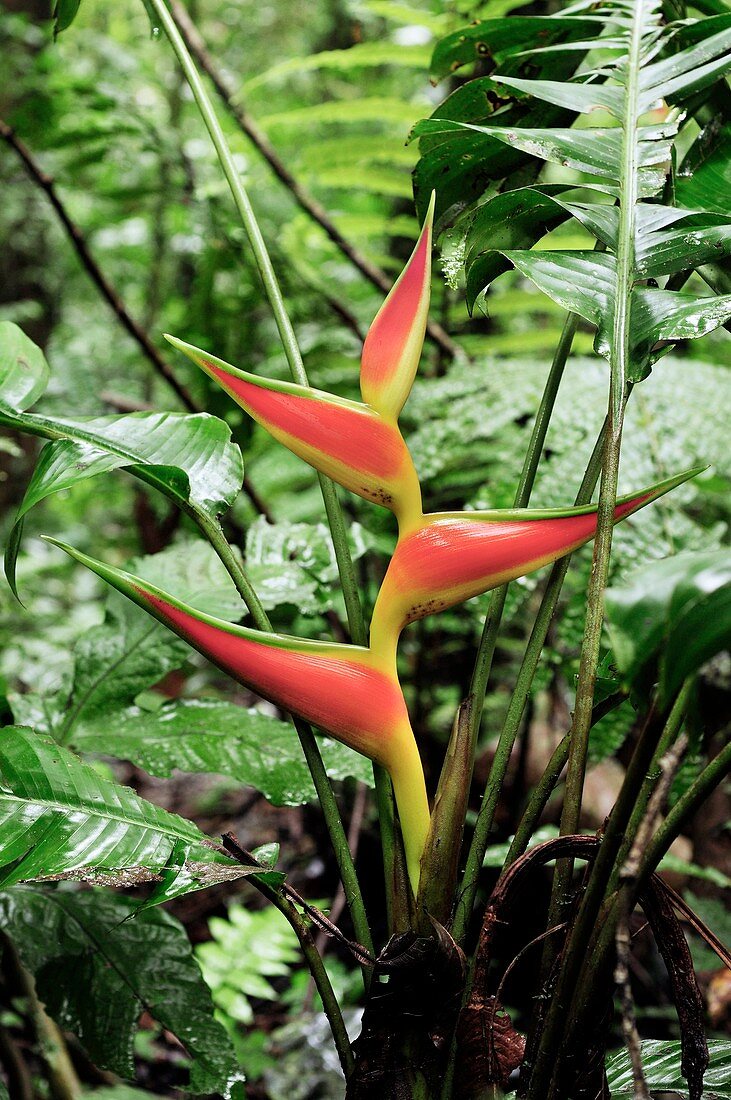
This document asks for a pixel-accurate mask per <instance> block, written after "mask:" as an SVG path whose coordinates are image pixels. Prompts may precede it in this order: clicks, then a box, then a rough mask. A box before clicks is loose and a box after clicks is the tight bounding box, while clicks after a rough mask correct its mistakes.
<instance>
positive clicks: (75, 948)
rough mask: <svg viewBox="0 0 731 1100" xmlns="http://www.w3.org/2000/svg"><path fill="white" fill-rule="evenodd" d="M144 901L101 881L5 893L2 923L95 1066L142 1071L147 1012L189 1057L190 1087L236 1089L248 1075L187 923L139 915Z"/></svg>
mask: <svg viewBox="0 0 731 1100" xmlns="http://www.w3.org/2000/svg"><path fill="white" fill-rule="evenodd" d="M135 905H136V903H135V902H134V901H132V900H131V899H129V898H124V897H121V896H120V895H117V894H112V893H107V892H105V891H102V890H93V891H82V892H79V891H71V890H69V889H43V888H41V887H28V886H16V887H14V888H13V889H12V890H5V891H3V892H2V893H0V914H1V919H2V926H3V929H4V930H5V932H6V933H7V934H8V935H9V936H10V937H11V939H12V940H13V943H14V945H15V947H16V949H17V951H18V954H19V955H20V958H21V960H22V962H23V964H24V966H25V967H27V969H28V970H30V972H31V973H32V974H33V976H34V977H35V980H36V986H37V988H38V993H39V995H40V997H41V999H42V1000H43V1001H44V1003H45V1005H46V1008H47V1010H48V1012H49V1013H50V1014H51V1016H52V1017H53V1018H54V1019H55V1020H56V1021H57V1023H58V1024H59V1026H60V1027H62V1028H63V1029H64V1030H68V1031H71V1032H73V1034H75V1035H77V1036H78V1038H79V1039H80V1041H81V1042H82V1044H83V1045H84V1047H85V1048H86V1050H87V1051H88V1053H89V1055H90V1057H91V1058H92V1060H93V1061H94V1062H95V1063H96V1065H98V1066H101V1067H102V1068H105V1069H110V1070H111V1071H112V1072H114V1073H118V1074H119V1075H120V1076H122V1077H132V1076H133V1074H134V1060H133V1039H134V1035H135V1032H136V1030H137V1022H138V1020H139V1017H140V1015H141V1014H142V1012H143V1011H145V1012H148V1013H149V1014H150V1016H152V1018H153V1019H154V1020H156V1021H157V1023H159V1024H160V1025H161V1026H162V1027H164V1028H166V1029H167V1030H168V1031H170V1032H172V1034H173V1035H175V1036H176V1037H177V1038H178V1039H179V1040H180V1042H181V1043H182V1044H183V1047H184V1048H185V1050H186V1051H187V1053H188V1055H189V1056H190V1058H191V1060H192V1064H191V1071H190V1084H189V1086H188V1088H189V1089H190V1091H191V1092H193V1093H195V1094H197V1095H200V1094H203V1093H205V1094H208V1093H211V1092H215V1093H220V1094H221V1095H230V1093H229V1090H230V1088H231V1087H232V1085H234V1083H235V1082H236V1081H237V1080H240V1079H241V1078H240V1075H239V1072H238V1069H237V1065H236V1059H235V1057H234V1053H233V1049H232V1047H231V1043H230V1040H229V1038H228V1036H227V1035H226V1032H225V1030H224V1029H223V1028H222V1027H221V1025H220V1024H219V1023H217V1022H216V1020H215V1019H214V1015H213V1002H212V1000H211V994H210V990H209V989H208V987H207V985H206V983H205V981H204V980H203V976H202V975H201V972H200V969H199V967H198V965H197V963H196V961H195V959H194V958H193V953H192V950H191V946H190V943H189V941H188V937H187V935H186V932H185V930H184V928H183V927H182V925H181V924H180V923H179V922H178V921H177V920H175V918H174V917H172V916H170V914H169V913H165V912H163V911H162V910H160V909H155V910H147V911H145V912H142V913H137V914H136V910H135ZM130 918H132V919H130ZM106 1091H107V1090H104V1091H103V1092H102V1095H103V1094H104V1092H106ZM93 1095H97V1093H94V1094H93ZM141 1095H146V1094H141ZM120 1100H121V1098H120ZM130 1100H131V1098H130Z"/></svg>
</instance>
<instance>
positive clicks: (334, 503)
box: [149, 0, 394, 852]
mask: <svg viewBox="0 0 731 1100" xmlns="http://www.w3.org/2000/svg"><path fill="white" fill-rule="evenodd" d="M149 2H150V4H151V6H152V8H153V9H154V11H155V14H156V15H157V17H158V18H159V20H160V24H161V26H162V27H163V29H164V31H165V33H166V35H167V37H168V39H169V40H170V44H171V45H172V47H173V50H174V51H175V54H176V56H177V58H178V61H179V62H180V65H181V68H182V69H183V72H184V73H185V77H186V79H187V81H188V83H189V85H190V89H191V91H192V93H193V96H194V98H195V101H196V104H197V105H198V109H199V111H200V113H201V117H202V119H203V121H204V123H205V126H206V129H207V130H208V133H209V134H210V137H211V141H212V142H213V145H214V147H215V150H216V153H217V155H218V159H219V161H220V163H221V167H222V169H223V172H224V175H225V176H226V179H227V181H228V185H229V187H230V189H231V194H232V196H233V200H234V203H235V205H236V209H237V210H238V212H239V215H240V217H241V221H242V223H243V225H244V229H245V230H246V234H247V236H248V238H249V243H250V245H251V249H252V252H253V254H254V259H255V261H256V265H257V267H258V269H259V274H260V276H261V280H262V283H263V284H264V290H265V292H266V295H267V298H268V300H269V304H270V306H271V309H272V313H273V314H274V319H275V321H276V325H277V329H278V330H279V336H280V339H281V341H282V346H283V348H284V353H285V355H286V357H287V362H288V364H289V369H290V373H291V375H292V378H293V379H294V381H295V382H297V383H299V385H301V386H307V385H309V381H308V378H307V372H306V371H305V366H304V363H303V362H302V354H301V352H300V349H299V344H298V343H297V337H296V335H295V332H294V328H293V326H292V322H291V320H290V317H289V314H288V313H287V309H286V306H285V304H284V298H283V296H282V291H281V288H280V286H279V282H278V280H277V276H276V273H275V271H274V267H273V265H272V261H271V257H270V256H269V252H268V250H267V247H266V244H265V242H264V238H263V236H262V233H261V229H260V228H259V223H258V221H257V218H256V214H255V213H254V210H253V208H252V205H251V202H250V200H249V196H248V194H247V192H246V188H245V187H244V185H243V183H242V181H241V177H240V175H239V173H238V170H237V168H236V164H235V162H234V159H233V156H232V154H231V150H230V149H229V146H228V143H227V141H226V138H225V136H224V133H223V130H222V128H221V124H220V122H219V121H218V118H217V116H216V112H215V111H214V109H213V104H212V103H211V100H210V97H209V96H208V93H207V91H206V89H205V86H204V84H203V81H202V79H201V77H200V74H199V72H198V70H197V69H196V67H195V64H194V62H193V59H192V57H191V55H190V52H189V50H188V47H187V46H186V44H185V41H184V38H183V35H182V34H181V33H180V29H179V28H178V25H177V22H176V20H175V18H174V17H173V15H172V14H171V12H170V11H169V10H168V8H167V5H166V4H165V2H164V0H149ZM317 476H318V480H319V483H320V490H321V492H322V498H323V501H324V504H325V512H326V514H327V521H328V524H329V527H330V533H331V535H332V540H333V547H334V549H335V560H336V562H337V566H338V573H339V576H340V584H341V587H342V591H343V598H344V600H345V609H346V613H347V616H348V626H349V629H350V636H351V639H352V641H353V642H354V643H355V645H366V644H367V635H366V626H365V621H364V619H363V611H362V608H361V604H360V598H359V595H358V583H357V578H356V575H355V568H354V566H353V559H352V555H351V553H350V548H349V546H348V537H347V531H346V527H345V519H344V516H343V511H342V508H341V507H340V501H339V500H338V496H337V490H336V488H335V485H334V484H333V482H332V481H331V480H330V479H329V478H326V477H325V476H324V475H323V474H318V475H317ZM374 779H375V784H376V791H377V792H378V794H379V799H380V800H381V801H383V802H384V804H386V801H387V800H386V799H385V797H384V793H385V791H387V790H388V789H389V784H390V780H389V779H388V776H387V775H386V773H385V772H384V771H383V769H382V768H375V769H374ZM380 827H381V838H382V841H383V847H384V852H387V851H389V850H390V851H392V850H393V847H394V823H393V812H391V814H390V815H389V814H388V813H387V814H386V815H385V816H383V817H381V818H380Z"/></svg>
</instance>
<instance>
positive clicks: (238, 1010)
mask: <svg viewBox="0 0 731 1100" xmlns="http://www.w3.org/2000/svg"><path fill="white" fill-rule="evenodd" d="M208 927H209V931H210V933H211V936H212V939H211V940H210V941H208V942H207V943H202V944H199V945H198V946H197V947H196V948H195V955H196V959H197V960H198V962H199V963H200V966H201V969H202V971H203V974H204V976H205V979H206V981H207V983H208V985H209V986H210V987H211V990H212V993H213V1000H214V1003H215V1004H216V1007H217V1008H218V1010H219V1013H221V1014H222V1015H223V1017H224V1019H226V1020H227V1022H228V1025H229V1027H230V1028H231V1029H232V1030H235V1029H236V1025H240V1024H244V1025H250V1024H251V1023H252V1022H253V1019H254V1011H253V1008H252V1006H251V1003H250V1000H249V998H250V997H257V998H261V999H262V1000H266V1001H275V1000H277V993H276V992H275V990H274V987H273V986H272V984H271V983H270V982H269V981H267V978H284V977H289V976H290V973H291V970H292V967H293V966H294V965H295V964H296V963H297V962H298V960H299V945H298V942H297V937H296V935H295V933H294V932H293V931H292V928H291V926H290V925H289V924H288V923H287V922H286V921H285V920H284V918H283V917H282V915H281V913H279V912H278V911H277V910H276V909H274V908H273V907H272V906H269V908H267V909H261V910H259V911H257V912H253V913H252V912H250V911H249V910H248V909H244V907H243V906H242V905H237V904H233V905H230V906H229V908H228V914H227V919H225V920H224V919H222V918H221V917H213V918H212V919H211V920H210V921H209V924H208Z"/></svg>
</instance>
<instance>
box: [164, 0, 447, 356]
mask: <svg viewBox="0 0 731 1100" xmlns="http://www.w3.org/2000/svg"><path fill="white" fill-rule="evenodd" d="M170 11H171V13H172V16H173V19H174V20H175V22H176V24H177V27H178V30H179V31H180V34H181V35H182V37H183V39H184V41H185V44H186V46H187V47H188V49H189V50H190V52H191V53H192V54H193V56H194V57H195V59H196V61H197V62H198V64H199V65H200V67H201V68H202V69H203V71H204V72H205V73H206V74H207V75H208V77H209V78H210V80H211V83H212V84H213V86H214V88H215V89H216V92H217V93H218V95H219V97H220V99H221V101H222V102H223V103H224V104H225V105H226V108H227V109H228V111H229V112H230V114H231V116H232V118H233V119H234V120H235V121H236V123H237V125H238V126H239V128H240V129H241V130H242V131H243V133H245V134H246V136H247V137H248V138H249V140H250V141H251V143H252V145H254V146H255V148H256V149H258V150H259V152H260V153H261V155H262V156H263V157H264V159H265V161H266V162H267V164H268V165H269V167H270V168H271V169H272V171H273V172H274V174H275V176H276V177H277V179H279V180H280V182H281V183H283V184H284V186H285V187H286V188H287V190H288V191H289V192H290V194H291V195H292V197H293V198H294V200H295V202H296V203H297V205H298V206H299V207H300V208H301V209H302V210H304V211H305V213H306V214H308V215H309V217H311V218H312V220H313V221H314V222H316V223H317V224H318V225H319V226H320V228H321V229H323V230H324V231H325V233H326V234H327V236H328V237H329V238H330V240H331V241H332V242H333V244H334V245H335V246H336V248H338V249H339V251H340V252H341V253H342V254H343V256H345V257H346V258H347V259H348V260H350V262H351V263H352V264H353V266H354V267H356V268H357V269H358V271H360V273H361V274H362V275H365V277H366V279H368V281H369V282H371V283H372V284H373V286H375V287H377V288H378V290H380V291H382V292H383V293H384V294H387V293H388V292H389V290H390V289H391V285H392V283H391V280H390V279H389V277H388V275H387V274H386V273H385V271H382V270H381V268H380V267H377V266H376V264H374V263H371V261H370V260H369V259H368V257H367V256H364V255H363V253H362V252H361V251H360V250H359V249H357V248H356V247H355V245H354V244H352V243H351V242H350V241H349V240H347V238H346V237H344V236H343V234H342V233H341V232H340V230H339V229H338V227H337V226H336V225H335V223H334V222H333V220H332V218H331V217H330V215H329V214H328V212H327V210H326V209H325V208H324V206H322V204H321V203H320V202H318V201H317V199H316V198H315V197H314V196H313V195H311V194H310V193H309V191H307V189H306V188H305V187H304V186H303V185H302V183H300V181H299V180H298V179H297V178H296V176H294V175H293V174H292V172H291V171H290V169H289V168H287V166H286V164H284V162H283V161H282V160H281V159H280V157H279V155H278V153H277V151H276V149H275V148H274V146H273V145H272V143H271V142H270V140H269V138H268V137H267V135H266V134H265V133H264V131H263V130H262V129H261V127H260V126H259V124H258V123H257V122H256V121H255V120H254V119H253V118H252V116H251V115H250V114H249V112H248V111H247V110H246V108H245V107H244V106H243V105H242V103H241V96H240V95H239V94H238V92H237V91H235V90H234V89H233V88H232V86H231V85H230V84H229V82H228V81H227V79H226V77H225V76H224V74H223V73H222V72H221V70H220V69H219V68H218V66H217V65H216V62H215V61H214V60H213V58H212V57H211V55H210V53H209V52H208V49H207V48H206V44H205V42H204V41H203V38H202V37H201V34H200V32H199V31H198V29H197V27H196V26H195V25H194V23H193V22H192V20H191V18H190V16H189V15H188V12H187V11H186V9H185V7H184V6H183V4H182V3H180V0H171V2H170ZM426 331H427V336H428V337H429V339H430V340H432V342H433V343H434V344H436V345H437V347H438V348H439V350H440V352H441V353H442V354H444V355H448V356H449V358H450V359H455V358H458V357H463V358H464V352H463V351H462V349H461V348H460V347H458V345H457V344H455V343H454V341H453V340H452V339H450V337H449V336H448V335H447V333H446V332H445V331H444V329H443V328H442V326H441V325H438V324H436V323H435V322H434V321H429V322H428V323H427V326H426Z"/></svg>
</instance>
